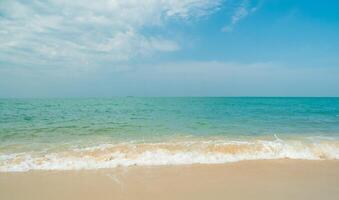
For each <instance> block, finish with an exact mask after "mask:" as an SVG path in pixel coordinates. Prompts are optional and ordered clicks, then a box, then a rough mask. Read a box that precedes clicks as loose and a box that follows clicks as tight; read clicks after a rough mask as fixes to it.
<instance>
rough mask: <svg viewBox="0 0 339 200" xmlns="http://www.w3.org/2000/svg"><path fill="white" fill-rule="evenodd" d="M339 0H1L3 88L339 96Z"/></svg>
mask: <svg viewBox="0 0 339 200" xmlns="http://www.w3.org/2000/svg"><path fill="white" fill-rule="evenodd" d="M338 10H339V2H338V1H336V0H325V1H310V0H298V1H295V0H96V1H93V0H72V1H70V0H30V1H29V0H0V97H109V96H339V12H338Z"/></svg>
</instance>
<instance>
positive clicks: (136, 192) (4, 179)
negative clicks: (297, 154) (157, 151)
mask: <svg viewBox="0 0 339 200" xmlns="http://www.w3.org/2000/svg"><path fill="white" fill-rule="evenodd" d="M0 199H1V200H21V199H25V200H40V199H41V200H46V199H48V200H54V199H58V200H61V199H63V200H68V199H72V200H78V199H79V200H80V199H81V200H87V199H98V200H106V199H114V200H119V199H126V200H134V199H138V200H143V199H145V200H146V199H147V200H153V199H154V200H155V199H157V200H162V199H185V200H190V199H195V200H199V199H213V200H218V199H223V200H224V199H260V200H265V199H270V200H271V199H289V200H291V199H298V200H300V199H307V200H311V199H322V200H323V199H326V200H327V199H333V200H338V199H339V161H301V160H264V161H243V162H238V163H230V164H220V165H187V166H162V167H138V166H135V167H119V168H115V169H102V170H77V171H75V170H74V171H29V172H16V173H8V172H7V173H0Z"/></svg>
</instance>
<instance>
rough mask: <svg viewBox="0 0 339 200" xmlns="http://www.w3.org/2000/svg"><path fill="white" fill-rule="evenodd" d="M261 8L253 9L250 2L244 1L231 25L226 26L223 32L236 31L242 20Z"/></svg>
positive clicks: (236, 11)
mask: <svg viewBox="0 0 339 200" xmlns="http://www.w3.org/2000/svg"><path fill="white" fill-rule="evenodd" d="M258 8H259V6H258V5H257V6H255V7H251V2H250V0H243V1H242V2H241V3H240V5H239V6H238V7H237V8H236V9H235V11H234V13H233V15H232V17H231V22H230V24H228V25H226V26H224V27H223V28H222V31H224V32H231V31H233V29H234V26H235V25H236V24H237V23H239V21H241V20H242V19H244V18H246V17H247V16H248V15H250V14H251V13H254V12H255V11H257V10H258Z"/></svg>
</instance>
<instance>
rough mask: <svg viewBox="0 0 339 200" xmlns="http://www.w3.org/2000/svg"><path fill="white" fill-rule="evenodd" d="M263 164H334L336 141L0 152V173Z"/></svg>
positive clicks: (124, 145) (126, 145)
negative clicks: (281, 161)
mask: <svg viewBox="0 0 339 200" xmlns="http://www.w3.org/2000/svg"><path fill="white" fill-rule="evenodd" d="M263 159H305V160H332V159H339V141H331V140H326V141H317V142H315V141H301V140H288V141H284V140H281V139H280V138H278V137H276V139H275V140H254V141H225V140H210V141H181V142H164V143H132V142H131V143H120V144H101V145H96V146H89V147H83V148H78V147H73V148H69V149H68V150H63V151H55V150H54V151H52V152H51V151H41V152H21V153H1V152H0V171H2V172H12V171H13V172H14V171H29V170H80V169H102V168H114V167H118V166H133V165H138V166H154V165H187V164H220V163H228V162H237V161H242V160H263Z"/></svg>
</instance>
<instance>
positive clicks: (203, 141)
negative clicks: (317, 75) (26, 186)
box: [0, 97, 339, 171]
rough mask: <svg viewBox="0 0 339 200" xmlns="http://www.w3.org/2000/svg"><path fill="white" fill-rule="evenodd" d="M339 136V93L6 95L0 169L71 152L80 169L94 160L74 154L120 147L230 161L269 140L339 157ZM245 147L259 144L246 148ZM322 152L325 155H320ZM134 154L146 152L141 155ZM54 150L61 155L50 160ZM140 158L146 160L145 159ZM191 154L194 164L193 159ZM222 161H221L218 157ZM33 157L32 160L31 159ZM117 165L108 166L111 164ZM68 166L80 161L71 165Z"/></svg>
mask: <svg viewBox="0 0 339 200" xmlns="http://www.w3.org/2000/svg"><path fill="white" fill-rule="evenodd" d="M338 138H339V98H134V97H130V98H128V97H126V98H109V99H8V100H7V99H2V100H0V170H1V167H2V170H7V171H8V170H20V169H21V168H23V166H21V165H23V164H22V163H24V164H26V165H27V166H26V165H25V166H26V168H25V169H40V168H41V169H45V168H46V169H49V168H48V166H49V165H48V164H53V163H49V162H51V160H53V159H54V160H55V159H61V160H62V159H65V158H67V159H75V160H77V159H78V160H79V159H82V160H81V161H82V162H83V166H82V167H80V168H88V167H87V166H89V165H88V164H89V161H88V160H83V157H81V156H80V157H79V155H73V154H74V152H79V151H80V152H82V154H85V155H86V156H87V157H88V156H93V155H92V153H93V152H94V151H99V150H100V151H99V158H100V159H102V157H100V156H101V155H103V156H104V158H106V157H108V158H109V159H110V161H112V160H113V161H117V159H116V157H114V156H115V155H116V154H117V153H121V152H125V154H124V155H122V156H123V158H125V160H128V159H129V160H131V158H130V157H128V156H129V154H133V156H134V157H138V156H139V157H140V156H145V153H147V152H151V153H152V152H153V153H154V152H155V153H159V152H161V153H167V154H169V156H178V155H179V153H180V156H183V155H181V154H183V153H186V154H187V153H189V154H188V155H186V154H185V155H184V156H186V157H185V159H186V160H185V162H183V164H187V163H196V162H194V155H191V154H192V153H193V154H194V153H197V154H199V153H200V154H199V155H198V156H202V154H201V152H200V150H201V149H203V150H201V151H202V152H203V156H206V155H207V154H208V155H210V154H213V155H214V156H219V157H220V156H221V158H222V159H221V160H222V161H220V162H224V161H225V156H232V155H233V154H232V152H233V151H234V149H233V147H234V146H235V147H234V148H235V149H236V150H235V151H236V154H235V155H234V156H233V157H231V158H227V159H228V160H232V158H234V160H241V159H238V157H239V155H240V154H241V155H244V153H246V154H251V153H252V152H251V151H252V150H253V151H254V150H255V149H258V146H259V150H260V148H261V150H260V151H259V150H258V151H259V152H253V155H254V154H255V155H256V156H257V157H258V155H259V154H258V153H260V155H261V153H262V152H263V151H264V153H265V152H266V151H268V150H267V148H266V146H267V145H269V144H271V143H273V144H274V145H273V146H272V148H273V149H274V148H275V147H276V146H277V145H280V146H279V148H280V150H281V151H285V150H286V148H293V151H295V152H297V153H298V152H303V153H304V154H305V152H304V151H305V150H307V151H311V153H310V155H311V154H312V155H314V158H323V157H325V158H331V159H333V158H334V159H337V157H339V151H338V149H339V147H338V144H337V140H339V139H338ZM245 143H248V145H247V146H246V145H244V144H245ZM300 143H301V145H299V144H300ZM297 144H298V145H299V146H296V145H297ZM161 145H165V146H161ZM166 145H167V146H166ZM232 145H233V146H232ZM265 145H266V146H265ZM281 145H288V146H286V147H282V146H281ZM321 145H323V146H321ZM324 145H325V146H324ZM150 146H152V148H151V147H150ZM169 146H170V147H169ZM220 146H221V147H222V148H221V150H220V151H218V150H217V149H216V147H220ZM244 146H245V147H246V148H247V147H249V146H250V147H251V148H252V147H253V149H251V148H250V149H251V150H244V148H243V147H244ZM315 146H321V149H320V150H319V149H316V150H314V148H315ZM118 147H119V148H118ZM153 147H154V148H153ZM238 147H239V148H238ZM230 148H231V149H233V150H230ZM246 148H245V149H246ZM265 148H266V149H265ZM270 148H271V147H270ZM326 148H327V150H326ZM98 149H99V150H98ZM173 149H175V150H173ZM210 149H212V150H210ZM262 149H263V150H262ZM328 149H330V150H328ZM231 151H232V152H231ZM238 151H239V152H238ZM274 151H276V149H274ZM318 151H319V152H320V153H318V154H319V155H318V154H316V153H317V152H318ZM327 151H331V152H330V153H329V152H327ZM70 152H71V153H70ZM126 152H127V154H126ZM136 152H139V153H140V155H139V154H138V155H137V156H136V155H135V154H136ZM68 153H69V154H68ZM89 153H91V154H89ZM97 153H98V152H97ZM266 153H267V152H266ZM306 153H307V152H306ZM66 154H67V155H66ZM217 154H218V155H217ZM219 154H220V155H219ZM231 154H232V155H231ZM257 154H258V155H257ZM320 154H321V155H320ZM51 155H54V156H55V157H53V159H52V158H48V159H45V158H47V157H48V156H51ZM112 155H113V157H112ZM265 155H266V154H265ZM62 156H64V157H62ZM105 156H106V157H105ZM109 156H111V157H109ZM149 156H150V157H147V159H149V160H150V161H147V162H146V163H144V164H152V162H151V161H152V160H154V159H155V160H159V159H160V158H159V156H160V155H158V154H152V155H149ZM157 156H158V157H157ZM163 156H164V163H165V164H166V163H169V164H171V163H172V160H173V159H175V158H171V159H172V160H171V159H168V158H169V157H168V155H167V157H166V155H163ZM180 156H179V157H180ZM222 156H224V157H222ZM237 156H238V157H237ZM270 156H271V157H272V158H280V157H292V158H293V156H290V155H287V153H284V152H282V154H279V155H277V156H276V157H274V156H273V155H270ZM279 156H280V157H279ZM303 156H304V155H303ZM317 156H318V157H317ZM139 157H138V158H139ZM257 157H255V156H254V157H253V158H254V159H256V158H257ZM271 157H268V158H271ZM306 157H307V156H306ZM28 158H29V159H28ZM111 158H112V159H111ZM140 158H141V161H145V160H147V159H146V158H145V157H140ZM258 158H261V157H260V156H259V157H258ZM265 158H266V157H265ZM297 158H299V157H298V156H297ZM302 158H304V157H302ZM307 158H308V157H307ZM15 159H16V160H15ZM18 159H19V161H17V160H18ZM37 159H42V161H41V162H43V163H45V164H46V163H47V164H46V166H44V167H41V166H40V168H39V167H37ZM161 159H163V157H161ZM166 159H167V160H166ZM180 159H181V157H180ZM190 159H191V161H192V162H189V160H190ZM213 159H214V158H213ZM213 159H212V161H213ZM244 159H245V158H244ZM92 160H93V162H94V164H93V166H94V167H93V168H96V166H99V165H95V164H98V157H97V156H93V159H92ZM201 160H203V161H201ZM207 160H208V161H206V162H204V159H200V160H199V159H198V161H197V163H208V162H209V161H210V160H211V159H207ZM216 160H217V161H218V162H219V160H220V159H219V160H218V159H217V158H216ZM14 161H16V165H14V163H15V162H14ZM28 161H29V162H30V164H27V162H28ZM73 161H74V160H73ZM53 162H54V161H53ZM55 162H56V161H55ZM60 162H61V161H60ZM91 162H92V161H91ZM135 162H136V161H135ZM215 162H216V161H215ZM131 163H133V162H132V161H131ZM178 163H179V164H181V162H178ZM106 164H107V163H106ZM134 164H135V163H134ZM136 164H139V162H136ZM141 164H143V163H141ZM160 164H163V163H160ZM173 164H177V161H175V162H173ZM118 165H121V162H118ZM25 166H24V167H25ZM53 166H54V165H53ZM91 166H92V165H91ZM100 166H101V165H100ZM105 166H106V165H105ZM111 166H113V165H109V164H107V167H111ZM114 166H115V165H114ZM15 167H16V168H15ZM20 167H21V168H20ZM51 168H53V167H51ZM55 168H57V169H59V168H60V169H61V168H62V167H59V168H58V167H55ZM64 168H67V166H64ZM68 168H78V167H77V166H72V165H70V167H68ZM68 168H67V169H68ZM89 168H91V167H89Z"/></svg>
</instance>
